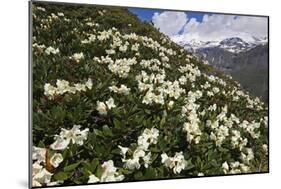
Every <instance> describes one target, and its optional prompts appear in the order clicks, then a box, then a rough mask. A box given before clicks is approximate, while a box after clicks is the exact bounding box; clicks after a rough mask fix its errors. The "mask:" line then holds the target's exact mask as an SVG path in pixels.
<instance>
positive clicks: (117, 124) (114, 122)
mask: <svg viewBox="0 0 281 189" xmlns="http://www.w3.org/2000/svg"><path fill="white" fill-rule="evenodd" d="M113 124H114V127H116V128H117V129H121V127H122V123H121V121H119V120H118V119H116V118H114V119H113Z"/></svg>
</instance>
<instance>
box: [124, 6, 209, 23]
mask: <svg viewBox="0 0 281 189" xmlns="http://www.w3.org/2000/svg"><path fill="white" fill-rule="evenodd" d="M129 11H131V12H132V13H134V14H136V15H137V16H138V17H139V18H140V19H141V20H143V21H151V19H152V16H153V15H154V13H155V12H158V13H162V12H164V11H165V10H156V9H143V8H129ZM185 13H187V14H188V17H189V18H195V19H196V20H197V21H198V22H202V18H203V16H204V14H206V13H202V12H191V11H188V12H185ZM208 15H210V14H208Z"/></svg>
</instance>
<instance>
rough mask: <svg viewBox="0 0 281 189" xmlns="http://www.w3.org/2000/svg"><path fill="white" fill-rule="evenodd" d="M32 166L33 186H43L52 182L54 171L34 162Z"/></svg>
mask: <svg viewBox="0 0 281 189" xmlns="http://www.w3.org/2000/svg"><path fill="white" fill-rule="evenodd" d="M32 167H33V169H32V186H42V185H43V184H48V183H50V182H51V178H52V176H53V174H52V173H50V172H49V171H47V170H46V169H45V168H43V167H42V166H41V165H39V164H38V163H34V164H33V165H32Z"/></svg>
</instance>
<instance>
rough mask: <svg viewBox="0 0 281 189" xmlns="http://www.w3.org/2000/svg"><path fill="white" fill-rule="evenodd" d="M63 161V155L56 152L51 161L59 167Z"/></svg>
mask: <svg viewBox="0 0 281 189" xmlns="http://www.w3.org/2000/svg"><path fill="white" fill-rule="evenodd" d="M62 161H63V157H62V155H61V154H60V153H55V154H54V155H53V156H52V157H51V159H50V163H51V164H52V165H53V166H54V167H55V168H57V167H58V166H59V164H60V163H61V162H62Z"/></svg>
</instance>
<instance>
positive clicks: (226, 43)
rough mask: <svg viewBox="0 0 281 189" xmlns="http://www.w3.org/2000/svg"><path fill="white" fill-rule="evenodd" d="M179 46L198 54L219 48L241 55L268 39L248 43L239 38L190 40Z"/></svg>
mask: <svg viewBox="0 0 281 189" xmlns="http://www.w3.org/2000/svg"><path fill="white" fill-rule="evenodd" d="M176 43H178V44H179V45H181V46H183V47H184V48H185V49H186V50H188V51H191V52H196V51H198V50H200V49H203V48H204V49H205V48H212V47H217V48H221V49H224V50H227V51H229V52H231V53H240V52H245V51H248V50H250V49H252V48H254V47H256V46H258V45H264V44H266V43H267V37H264V38H257V37H252V38H251V39H249V40H248V41H247V42H246V41H244V40H243V39H241V38H239V37H231V38H226V39H224V40H222V41H200V40H195V39H192V40H189V41H184V40H182V41H176Z"/></svg>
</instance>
